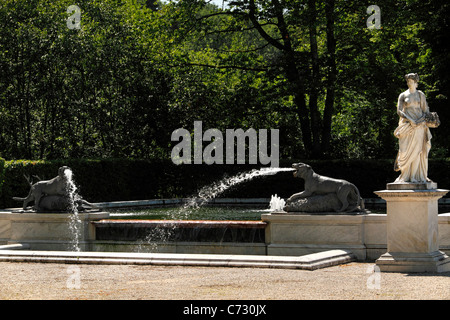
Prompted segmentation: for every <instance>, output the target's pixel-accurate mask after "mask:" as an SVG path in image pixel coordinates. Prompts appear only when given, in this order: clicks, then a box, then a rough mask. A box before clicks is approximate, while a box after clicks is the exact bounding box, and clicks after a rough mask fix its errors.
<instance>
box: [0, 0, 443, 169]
mask: <svg viewBox="0 0 450 320" xmlns="http://www.w3.org/2000/svg"><path fill="white" fill-rule="evenodd" d="M253 3H254V4H255V5H254V6H253V5H252V4H253ZM71 4H73V3H72V2H71V1H68V0H55V1H50V2H49V1H44V0H32V1H28V0H3V1H2V2H1V4H0V152H1V154H2V156H3V157H4V158H6V159H23V158H26V159H47V160H49V159H67V158H111V157H113V158H133V159H138V158H144V159H153V158H159V159H161V160H163V159H166V160H167V159H168V158H169V157H170V150H171V147H172V146H173V144H172V143H171V139H170V137H171V133H172V131H173V130H175V129H177V128H180V127H185V128H187V129H190V128H192V125H193V121H195V120H202V121H203V125H204V127H205V128H218V129H220V130H225V129H227V128H243V129H244V130H246V129H248V128H250V127H252V128H254V129H261V128H276V129H279V130H280V155H281V158H282V159H283V158H284V159H288V158H304V157H309V158H318V159H324V158H331V159H334V158H357V159H366V158H390V157H393V156H395V153H396V139H395V138H394V137H393V135H392V132H393V131H394V129H395V127H396V125H397V119H398V117H397V115H396V102H397V97H398V95H399V93H400V92H402V91H404V90H405V89H406V86H405V83H404V80H403V75H404V74H405V73H408V72H418V73H419V74H420V76H421V82H420V86H419V89H421V90H422V91H424V92H425V94H426V95H427V99H428V102H429V105H430V108H431V109H432V110H433V111H437V112H438V113H439V115H440V116H441V120H442V123H445V121H446V119H447V118H448V117H450V112H449V111H448V108H447V104H448V103H447V102H448V101H447V100H448V96H449V95H450V92H448V88H450V85H449V79H450V76H449V75H450V72H448V71H449V70H448V69H449V65H450V64H449V61H450V60H449V59H448V52H447V51H446V50H445V49H444V48H445V46H444V45H443V44H445V43H448V41H447V40H448V39H447V38H448V36H449V33H448V32H447V30H446V28H445V24H444V23H442V21H444V20H445V19H446V17H447V16H448V13H449V10H450V5H449V4H448V3H446V2H442V1H431V0H426V1H416V0H395V1H387V0H380V1H378V2H377V5H378V6H379V7H380V8H381V11H382V14H381V17H382V21H381V26H382V29H380V30H369V29H367V27H366V20H367V18H368V14H367V13H366V9H367V7H368V6H369V5H370V4H372V3H370V2H369V1H362V2H361V1H354V2H349V1H347V0H330V1H326V2H320V1H315V0H308V1H298V0H289V1H271V0H267V1H241V0H239V1H233V2H229V6H228V7H226V8H225V9H220V8H218V7H216V6H214V5H211V4H207V1H200V0H193V1H170V2H164V3H162V2H156V1H155V2H154V1H144V0H103V1H98V0H80V1H78V2H77V5H78V6H79V7H80V8H81V10H82V14H81V29H79V30H78V29H69V28H68V27H67V25H66V21H67V18H68V16H69V15H70V14H68V13H67V12H66V10H67V7H68V6H69V5H71ZM330 8H331V11H330ZM448 130H450V129H448V128H446V127H444V126H441V127H440V128H439V129H437V130H433V136H434V137H433V148H432V153H433V155H434V156H439V157H446V156H448V152H449V150H448V146H447V143H446V137H447V136H448V134H449V132H447V131H448Z"/></svg>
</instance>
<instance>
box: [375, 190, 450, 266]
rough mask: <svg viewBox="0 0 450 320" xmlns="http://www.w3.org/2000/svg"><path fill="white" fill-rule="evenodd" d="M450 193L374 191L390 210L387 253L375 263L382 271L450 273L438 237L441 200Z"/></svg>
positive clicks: (449, 261) (439, 191)
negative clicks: (440, 249) (439, 204)
mask: <svg viewBox="0 0 450 320" xmlns="http://www.w3.org/2000/svg"><path fill="white" fill-rule="evenodd" d="M390 185H395V184H390ZM424 185H425V184H424ZM447 192H448V190H442V189H414V190H410V189H394V190H393V189H390V190H382V191H377V192H375V193H376V194H377V195H378V196H380V197H381V198H383V199H384V200H386V209H387V252H386V253H385V254H383V255H381V257H380V258H379V259H378V260H377V261H376V264H377V266H378V267H379V268H380V270H381V271H387V272H447V271H450V258H449V257H448V256H447V255H446V254H444V253H443V252H441V251H439V235H438V199H439V198H441V197H443V196H444V195H445V194H446V193H447Z"/></svg>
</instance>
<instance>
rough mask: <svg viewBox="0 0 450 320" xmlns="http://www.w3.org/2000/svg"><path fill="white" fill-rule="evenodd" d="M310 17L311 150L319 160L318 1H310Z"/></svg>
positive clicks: (313, 155)
mask: <svg viewBox="0 0 450 320" xmlns="http://www.w3.org/2000/svg"><path fill="white" fill-rule="evenodd" d="M308 13H309V14H308V15H309V23H308V24H309V42H310V46H311V65H312V74H311V79H312V81H311V87H310V90H309V111H310V115H311V129H312V150H310V152H311V154H312V157H313V158H319V157H320V156H321V153H322V152H321V143H320V140H321V139H320V127H321V117H320V113H319V110H318V105H317V100H318V98H319V94H318V91H319V86H320V74H319V72H320V70H319V50H318V47H317V28H316V21H317V10H316V1H315V0H309V1H308Z"/></svg>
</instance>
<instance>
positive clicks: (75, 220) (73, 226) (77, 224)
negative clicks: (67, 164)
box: [64, 169, 82, 252]
mask: <svg viewBox="0 0 450 320" xmlns="http://www.w3.org/2000/svg"><path fill="white" fill-rule="evenodd" d="M64 175H65V177H66V192H67V195H68V196H69V208H68V209H69V210H70V212H71V213H72V214H71V215H70V217H69V230H70V232H71V233H72V239H73V240H72V243H71V250H72V251H77V252H79V251H81V250H80V231H81V227H82V225H81V224H82V223H81V219H80V217H79V215H78V206H77V205H76V200H77V199H78V198H79V196H78V193H77V189H78V188H77V186H76V184H75V181H74V180H73V172H72V170H71V169H66V170H64Z"/></svg>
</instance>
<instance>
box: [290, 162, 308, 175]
mask: <svg viewBox="0 0 450 320" xmlns="http://www.w3.org/2000/svg"><path fill="white" fill-rule="evenodd" d="M292 168H294V169H296V170H295V171H294V177H296V178H297V177H298V178H301V177H303V176H304V175H305V173H307V172H309V171H312V169H311V166H309V165H307V164H306V163H294V164H292Z"/></svg>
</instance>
